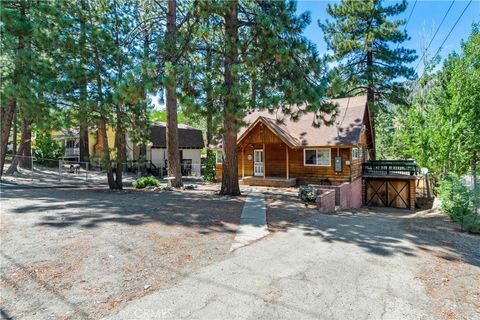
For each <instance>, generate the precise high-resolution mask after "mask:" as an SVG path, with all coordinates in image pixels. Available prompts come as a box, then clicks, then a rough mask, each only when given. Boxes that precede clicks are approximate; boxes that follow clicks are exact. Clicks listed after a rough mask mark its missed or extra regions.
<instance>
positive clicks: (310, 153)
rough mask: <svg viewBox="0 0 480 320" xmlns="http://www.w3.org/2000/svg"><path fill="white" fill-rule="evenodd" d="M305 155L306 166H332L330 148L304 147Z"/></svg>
mask: <svg viewBox="0 0 480 320" xmlns="http://www.w3.org/2000/svg"><path fill="white" fill-rule="evenodd" d="M303 155H304V162H303V164H304V165H305V166H322V167H330V166H331V165H332V157H331V154H330V149H304V154H303Z"/></svg>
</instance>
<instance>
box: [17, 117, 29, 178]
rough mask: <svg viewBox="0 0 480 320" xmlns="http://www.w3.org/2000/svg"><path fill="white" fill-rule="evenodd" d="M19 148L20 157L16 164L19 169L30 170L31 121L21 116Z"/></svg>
mask: <svg viewBox="0 0 480 320" xmlns="http://www.w3.org/2000/svg"><path fill="white" fill-rule="evenodd" d="M21 124H22V129H21V130H22V135H21V144H22V146H21V148H22V156H21V157H20V161H19V162H18V164H19V166H20V168H24V169H32V120H29V119H25V117H24V116H22V120H21Z"/></svg>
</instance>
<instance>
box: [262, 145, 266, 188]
mask: <svg viewBox="0 0 480 320" xmlns="http://www.w3.org/2000/svg"><path fill="white" fill-rule="evenodd" d="M262 160H263V179H265V171H266V170H265V169H266V168H265V143H264V144H263V159H262Z"/></svg>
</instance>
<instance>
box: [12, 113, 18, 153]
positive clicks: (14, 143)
mask: <svg viewBox="0 0 480 320" xmlns="http://www.w3.org/2000/svg"><path fill="white" fill-rule="evenodd" d="M12 121H13V133H12V154H17V135H18V130H17V111H16V110H15V112H14V113H13V119H12Z"/></svg>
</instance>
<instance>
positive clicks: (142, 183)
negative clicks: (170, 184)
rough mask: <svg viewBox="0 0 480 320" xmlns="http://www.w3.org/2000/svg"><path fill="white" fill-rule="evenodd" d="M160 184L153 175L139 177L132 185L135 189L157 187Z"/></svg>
mask: <svg viewBox="0 0 480 320" xmlns="http://www.w3.org/2000/svg"><path fill="white" fill-rule="evenodd" d="M158 186H160V181H158V180H157V179H156V178H155V177H151V176H150V177H141V178H139V179H137V180H135V181H133V187H134V188H136V189H143V188H146V187H158Z"/></svg>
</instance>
